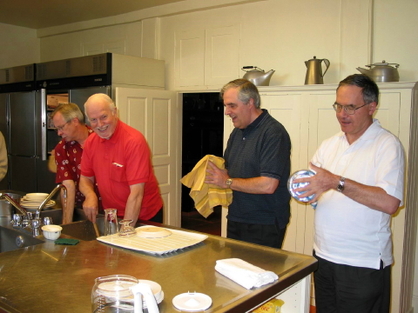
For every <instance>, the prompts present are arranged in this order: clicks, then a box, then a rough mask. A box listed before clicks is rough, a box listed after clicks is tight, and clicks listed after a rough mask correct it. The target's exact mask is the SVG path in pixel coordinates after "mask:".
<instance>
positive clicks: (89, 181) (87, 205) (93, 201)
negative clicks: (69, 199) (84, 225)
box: [80, 175, 99, 223]
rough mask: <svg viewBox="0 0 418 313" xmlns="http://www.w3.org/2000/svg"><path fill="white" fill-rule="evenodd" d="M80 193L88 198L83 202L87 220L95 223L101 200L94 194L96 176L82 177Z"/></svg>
mask: <svg viewBox="0 0 418 313" xmlns="http://www.w3.org/2000/svg"><path fill="white" fill-rule="evenodd" d="M80 191H81V193H82V194H83V195H84V196H85V197H86V199H85V200H84V202H83V211H84V214H86V216H87V218H88V219H89V220H90V221H91V222H93V223H95V222H96V216H97V214H98V213H99V200H98V199H97V195H96V193H95V192H94V176H93V177H87V176H83V175H81V176H80Z"/></svg>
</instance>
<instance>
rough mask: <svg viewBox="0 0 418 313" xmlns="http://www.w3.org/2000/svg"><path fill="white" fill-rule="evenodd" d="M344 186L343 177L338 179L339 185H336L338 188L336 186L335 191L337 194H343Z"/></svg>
mask: <svg viewBox="0 0 418 313" xmlns="http://www.w3.org/2000/svg"><path fill="white" fill-rule="evenodd" d="M344 184H345V177H342V176H341V177H340V181H339V183H338V186H337V191H338V192H343V191H344Z"/></svg>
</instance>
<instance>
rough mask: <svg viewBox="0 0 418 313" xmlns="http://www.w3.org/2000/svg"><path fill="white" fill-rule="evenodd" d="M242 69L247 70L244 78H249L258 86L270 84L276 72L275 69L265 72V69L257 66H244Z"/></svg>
mask: <svg viewBox="0 0 418 313" xmlns="http://www.w3.org/2000/svg"><path fill="white" fill-rule="evenodd" d="M242 70H243V71H245V72H247V73H245V74H244V76H243V78H244V79H248V80H249V81H250V82H252V83H253V84H254V85H256V86H268V85H269V84H270V79H271V76H272V75H273V73H274V72H275V70H270V71H268V72H264V70H262V69H261V68H258V67H257V66H244V67H243V68H242Z"/></svg>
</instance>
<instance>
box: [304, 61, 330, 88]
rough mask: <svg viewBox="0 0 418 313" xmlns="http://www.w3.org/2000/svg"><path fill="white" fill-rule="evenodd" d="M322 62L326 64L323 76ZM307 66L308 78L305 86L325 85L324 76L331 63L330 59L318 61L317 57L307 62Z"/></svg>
mask: <svg viewBox="0 0 418 313" xmlns="http://www.w3.org/2000/svg"><path fill="white" fill-rule="evenodd" d="M322 62H324V64H325V71H324V73H323V74H322ZM305 65H306V68H307V69H306V77H305V85H313V84H323V83H324V75H325V73H326V72H327V71H328V68H329V65H330V62H329V60H328V59H317V58H316V56H314V57H313V59H310V60H308V61H305Z"/></svg>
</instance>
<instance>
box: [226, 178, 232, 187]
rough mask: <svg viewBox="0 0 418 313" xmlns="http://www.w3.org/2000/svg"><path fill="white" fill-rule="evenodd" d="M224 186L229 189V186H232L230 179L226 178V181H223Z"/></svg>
mask: <svg viewBox="0 0 418 313" xmlns="http://www.w3.org/2000/svg"><path fill="white" fill-rule="evenodd" d="M225 185H226V186H227V187H228V188H231V185H232V178H228V179H227V180H225Z"/></svg>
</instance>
